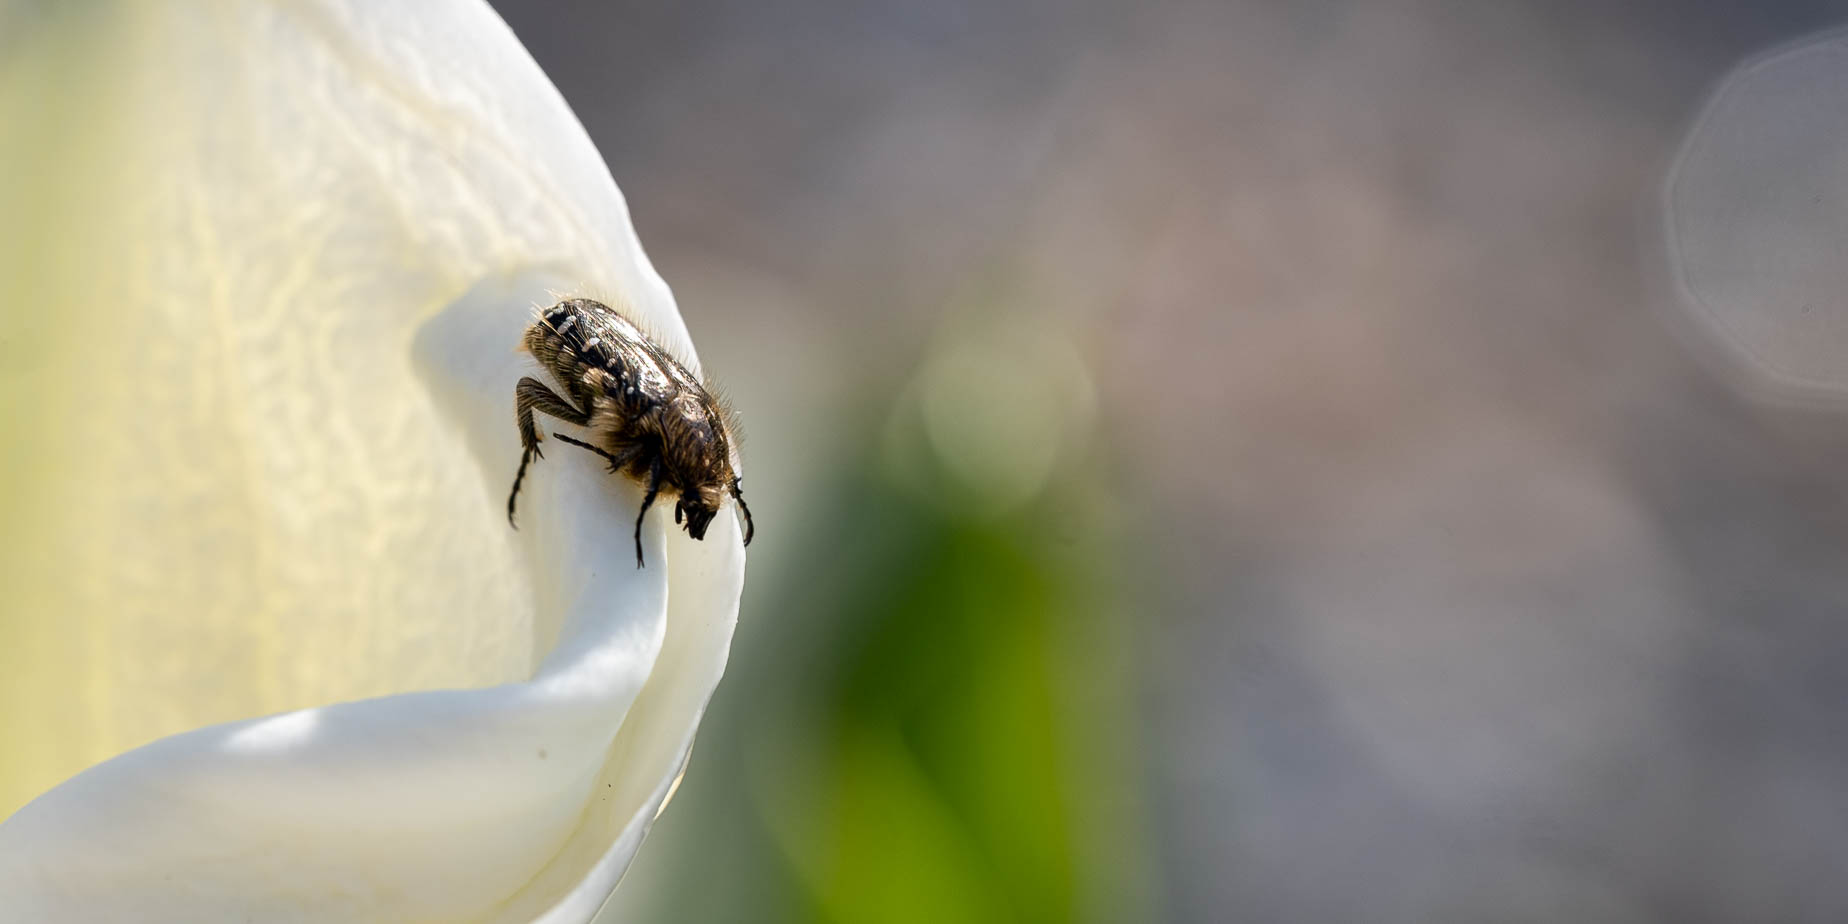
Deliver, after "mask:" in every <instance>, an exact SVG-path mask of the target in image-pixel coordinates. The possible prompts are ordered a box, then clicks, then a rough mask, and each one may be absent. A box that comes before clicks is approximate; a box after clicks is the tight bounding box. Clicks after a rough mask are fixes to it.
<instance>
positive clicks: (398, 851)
mask: <svg viewBox="0 0 1848 924" xmlns="http://www.w3.org/2000/svg"><path fill="white" fill-rule="evenodd" d="M75 6H82V7H83V8H82V9H73V8H71V7H75ZM65 7H66V8H64V9H47V10H37V9H35V10H34V12H31V13H23V12H20V11H19V8H5V9H0V26H4V27H6V36H5V41H4V42H0V155H3V156H5V157H6V162H7V163H8V164H10V165H13V166H14V167H15V169H13V170H12V171H11V175H9V176H8V177H6V178H4V179H0V214H5V215H7V216H8V217H5V218H0V227H3V228H4V231H0V235H4V237H3V238H0V245H10V246H7V247H6V248H5V249H6V255H5V256H0V270H5V271H8V272H5V273H0V275H4V277H5V280H6V281H4V282H0V296H4V300H3V301H0V304H4V306H5V311H4V313H3V314H0V348H5V349H8V350H10V351H11V352H9V353H8V354H7V358H9V359H12V360H15V361H13V362H9V363H5V364H0V385H4V386H5V389H4V391H5V392H6V393H7V394H8V395H11V396H13V397H10V398H8V399H6V402H7V403H6V404H4V410H5V411H6V415H5V417H4V418H0V437H4V439H3V440H0V442H5V443H6V444H7V445H8V446H9V447H30V451H29V452H28V451H23V450H15V449H12V448H9V450H8V452H7V454H5V455H0V476H4V477H5V478H6V479H7V483H8V484H9V490H12V488H11V486H12V485H31V490H30V492H27V491H24V490H22V491H20V492H19V493H18V494H17V495H16V496H15V495H9V496H8V497H7V498H6V499H5V508H4V510H0V512H3V513H5V514H7V515H8V523H9V525H8V526H7V527H6V532H5V533H4V537H5V547H4V551H5V552H6V555H5V558H4V561H3V562H0V579H4V580H5V581H6V583H7V585H8V587H9V590H10V593H9V594H8V596H7V597H6V601H5V605H6V606H7V610H6V611H4V612H3V613H0V813H4V812H7V811H10V810H11V809H12V808H14V807H16V806H17V805H19V804H20V803H21V802H22V801H24V799H26V798H28V797H30V796H31V795H32V794H33V793H35V792H39V791H42V790H44V789H45V788H46V787H48V786H50V785H51V784H53V783H55V782H56V781H57V780H58V779H59V778H61V777H63V776H66V775H69V774H70V773H71V772H74V771H75V770H76V769H78V768H80V767H81V766H83V765H85V764H88V763H92V762H94V761H95V760H97V759H100V758H102V757H106V756H108V755H109V754H112V753H117V752H119V751H122V750H124V749H126V748H128V747H132V746H134V745H137V744H140V743H142V742H146V741H149V740H150V739H153V738H155V737H157V736H159V735H162V734H172V733H175V732H180V731H182V730H184V729H187V728H194V727H197V726H199V725H202V724H207V723H211V722H215V721H222V720H225V719H232V718H236V717H238V716H241V715H252V714H258V713H262V712H266V711H279V710H287V709H295V708H299V707H311V708H306V709H303V710H301V711H294V712H288V713H286V714H283V715H279V716H275V717H271V718H265V719H257V720H251V721H241V722H234V723H231V724H224V725H216V726H213V727H208V728H203V729H200V730H198V731H192V732H185V733H183V734H177V735H175V736H173V737H167V738H163V739H161V740H158V741H154V742H153V743H152V744H148V745H147V746H145V747H143V748H141V749H139V750H134V751H131V752H130V753H127V754H124V755H123V756H121V757H119V758H117V759H115V760H111V761H109V762H107V763H104V764H102V765H100V766H97V767H95V768H93V769H91V770H89V771H87V772H84V773H82V774H80V775H78V776H76V777H74V778H72V779H71V780H69V781H68V782H66V783H65V784H63V785H62V786H59V787H58V788H56V789H54V790H52V791H51V792H49V793H47V794H46V795H44V796H42V797H40V798H39V799H38V800H37V801H34V802H32V803H31V804H30V805H28V806H26V807H25V808H23V809H21V810H19V811H18V812H17V813H16V814H13V815H12V817H10V818H8V819H7V820H6V821H5V822H4V823H0V907H4V908H6V909H8V912H9V913H15V912H16V913H17V914H19V915H22V917H21V919H22V920H47V921H58V920H72V921H97V920H112V919H133V920H157V921H159V920H172V921H212V920H244V919H255V920H265V921H291V920H293V921H406V920H455V921H531V920H546V921H583V920H588V919H589V917H590V916H591V914H593V913H594V911H595V909H596V908H597V906H598V905H599V904H601V902H602V901H603V899H604V898H605V897H606V896H607V894H608V892H609V890H610V889H611V888H613V886H614V884H615V881H616V879H617V878H618V877H619V876H620V874H621V872H622V870H623V869H624V868H625V867H626V865H627V862H628V860H629V858H630V857H631V856H632V855H633V852H634V850H635V848H636V846H637V845H638V844H639V841H640V839H641V836H642V834H643V833H644V832H645V830H646V827H647V825H648V824H649V823H651V822H652V820H653V818H654V816H655V814H656V812H657V811H658V809H659V806H660V804H661V802H662V800H663V799H664V798H665V796H666V794H667V792H668V791H669V789H670V788H671V785H672V782H673V780H674V778H675V776H676V775H677V773H678V772H679V770H680V768H681V767H682V765H683V763H684V760H685V756H686V753H687V749H688V748H689V747H690V744H691V740H692V734H693V731H694V729H695V727H696V725H697V722H698V717H699V714H700V712H701V710H702V709H703V708H704V704H705V701H706V698H707V697H708V696H709V695H710V693H711V690H712V688H713V685H714V684H715V683H716V682H717V680H718V677H719V674H720V673H721V672H722V670H723V666H724V661H725V657H726V653H727V650H728V648H729V644H730V636H731V630H732V626H733V624H734V622H735V619H736V612H737V601H738V593H739V590H740V587H741V584H742V579H743V553H742V549H741V547H740V545H739V534H738V531H737V528H736V524H735V523H732V522H730V521H728V520H726V519H725V518H721V519H720V520H718V521H715V522H714V528H713V530H712V531H711V533H709V534H708V537H707V540H706V541H705V542H703V543H696V542H693V541H691V540H690V539H688V538H687V537H686V536H685V535H684V534H683V533H681V532H679V531H674V530H668V529H665V528H664V524H663V521H662V519H661V516H659V515H657V516H655V517H654V518H653V519H652V520H651V522H650V525H649V528H648V530H647V531H646V532H645V534H644V539H645V545H646V547H647V555H648V560H649V563H650V566H649V567H648V568H647V569H645V570H641V571H637V570H636V569H634V568H633V564H632V558H631V553H630V546H629V529H630V525H631V523H632V520H631V517H632V511H633V510H634V509H635V505H636V503H637V502H638V501H639V491H638V490H637V489H636V488H635V487H634V486H633V485H630V484H628V483H626V482H624V481H622V480H620V479H612V478H610V477H608V476H607V475H606V474H605V473H604V472H602V470H601V468H600V466H599V465H598V464H594V463H596V461H597V460H595V459H594V458H590V457H588V456H586V455H584V454H582V453H574V452H567V451H564V450H565V449H567V448H568V447H561V446H559V445H558V444H556V443H554V444H553V448H552V451H551V452H549V453H548V456H547V458H546V459H545V460H544V461H543V462H540V463H538V465H537V467H536V468H535V469H534V472H533V474H532V476H531V477H530V478H529V487H528V489H527V491H526V492H524V493H523V496H522V523H523V524H524V526H525V528H524V529H523V531H521V532H520V533H518V534H514V533H511V532H510V531H509V530H507V528H506V525H505V522H504V520H503V519H502V518H501V513H500V509H499V508H500V505H501V501H502V499H503V498H504V491H505V489H506V486H507V483H508V481H509V480H510V478H511V475H512V471H513V468H514V464H515V462H516V461H517V455H518V444H517V437H516V435H515V433H514V430H513V426H512V420H511V394H512V386H513V382H514V381H515V380H516V379H517V378H518V377H519V375H520V374H523V371H526V370H529V369H530V366H529V365H528V364H529V362H530V361H529V360H527V359H525V358H524V357H522V356H520V355H518V354H516V353H514V352H513V349H512V347H513V344H514V343H515V342H517V337H518V332H519V330H520V329H521V328H522V327H523V326H524V325H525V324H526V323H527V322H528V321H529V319H530V317H531V311H532V306H533V305H535V304H536V303H539V302H542V301H544V300H546V299H547V298H548V297H549V296H548V292H547V290H567V291H571V292H574V293H578V292H582V293H586V294H594V295H598V296H600V297H603V298H605V299H606V300H613V301H616V302H621V303H623V304H624V305H626V307H627V308H628V309H629V310H630V311H631V312H632V313H633V314H635V315H636V316H637V317H638V318H639V319H641V320H642V321H643V322H644V323H646V324H647V325H648V326H649V327H650V328H651V330H653V331H654V332H655V333H656V335H657V336H658V337H659V338H660V339H662V340H663V341H664V342H665V343H666V344H667V345H668V346H669V347H670V348H673V349H675V350H676V351H677V352H679V353H680V354H681V355H682V356H684V357H686V358H688V359H691V358H692V351H691V347H690V344H689V343H688V342H687V338H686V334H685V329H684V327H683V326H682V324H681V322H680V319H679V316H678V313H677V312H676V310H675V307H674V304H673V300H672V297H671V295H670V294H669V293H668V291H667V288H666V286H665V285H664V284H663V283H662V282H661V280H660V279H659V277H658V276H657V275H656V274H655V273H654V271H653V270H652V268H651V267H650V266H649V264H648V261H647V259H646V257H645V256H644V255H643V253H642V250H641V248H640V245H639V244H638V243H637V242H636V240H635V237H634V233H633V231H632V230H631V229H630V226H629V222H628V216H627V213H626V209H625V207H624V205H623V202H622V200H621V197H620V195H619V193H618V192H617V191H616V188H615V186H614V184H613V183H612V182H611V180H610V178H609V176H608V174H607V171H606V170H605V169H604V167H603V165H602V163H601V160H600V159H599V157H598V156H597V154H596V152H595V150H594V149H593V148H592V146H591V144H590V143H589V140H588V139H587V138H586V137H585V135H584V133H583V131H582V130H581V128H580V127H579V126H578V125H577V123H576V121H575V119H573V118H572V116H571V115H570V113H569V111H568V110H567V109H566V107H565V106H564V104H563V102H562V101H561V100H560V99H559V98H558V96H557V94H556V93H555V92H554V91H553V89H552V88H551V87H550V85H549V84H548V83H547V82H546V81H545V79H544V77H543V75H542V74H540V72H539V71H538V69H537V67H536V66H535V65H534V64H533V63H532V61H531V60H530V58H528V57H527V55H526V54H525V52H524V51H523V50H522V49H521V48H520V47H519V46H518V44H517V42H516V41H515V40H514V39H513V37H512V36H511V34H510V33H508V31H507V30H506V28H505V26H504V25H502V24H501V23H500V22H499V20H498V19H497V18H496V17H495V16H494V15H493V13H492V12H491V11H490V10H488V9H487V8H486V6H485V5H483V4H481V3H478V2H447V3H430V2H416V3H412V2H402V3H391V2H386V3H379V2H361V0H354V2H351V3H336V2H304V3H254V2H222V3H205V2H188V3H174V2H146V3H127V2H125V3H118V4H94V5H65ZM21 344H26V345H29V347H30V348H29V349H21V348H20V345H21ZM535 662H538V663H537V664H536V666H535ZM483 683H487V684H498V685H492V686H487V687H484V688H480V689H448V690H444V689H442V688H446V687H475V686H479V685H481V684H483ZM418 690H422V691H434V692H407V691H418ZM378 694H392V695H385V696H382V697H381V698H374V699H366V700H363V701H359V702H351V703H342V704H340V705H332V706H323V705H320V704H325V703H330V702H338V701H340V700H344V699H353V698H358V697H365V696H373V695H378Z"/></svg>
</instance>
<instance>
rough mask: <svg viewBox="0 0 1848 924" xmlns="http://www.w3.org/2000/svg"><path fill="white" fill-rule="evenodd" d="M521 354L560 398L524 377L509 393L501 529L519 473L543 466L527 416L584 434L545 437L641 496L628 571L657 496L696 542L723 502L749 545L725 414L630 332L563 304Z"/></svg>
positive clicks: (625, 324)
mask: <svg viewBox="0 0 1848 924" xmlns="http://www.w3.org/2000/svg"><path fill="white" fill-rule="evenodd" d="M521 348H522V349H524V350H526V351H527V352H528V353H531V354H532V355H533V358H535V359H537V360H539V364H540V365H541V366H544V367H545V369H546V371H547V372H550V373H551V374H552V377H553V378H554V379H556V380H558V384H559V385H561V386H563V388H564V392H565V394H564V395H562V396H561V395H559V394H558V393H557V392H554V391H553V390H552V389H550V388H548V387H546V385H545V383H544V382H541V381H540V380H538V379H536V378H533V377H531V376H527V377H525V378H522V379H520V383H519V385H517V386H515V388H514V391H513V396H514V416H515V418H516V419H517V420H518V422H519V427H520V443H521V445H522V446H524V447H525V452H524V453H523V454H522V455H521V456H520V468H519V471H517V472H515V473H514V476H513V491H512V492H511V493H509V494H508V495H507V522H508V523H509V524H510V525H511V524H512V523H513V510H514V502H515V501H516V500H517V499H518V498H519V496H520V481H521V480H522V479H524V478H525V477H526V466H527V465H528V464H529V463H531V462H532V460H534V459H538V458H544V454H543V453H541V452H540V451H539V441H540V439H542V437H541V436H540V435H539V429H538V427H537V426H536V425H534V423H533V412H534V411H542V412H544V413H546V414H550V415H552V416H553V417H556V418H558V419H559V420H562V421H565V422H566V423H570V424H576V425H578V426H581V427H584V428H586V429H588V430H589V431H590V442H584V441H582V440H576V439H572V438H571V437H569V436H566V435H564V434H562V433H553V434H552V435H553V436H556V437H558V439H559V440H560V441H562V442H565V443H569V444H571V445H573V446H578V447H581V448H583V449H588V450H590V451H591V452H594V453H596V454H597V455H599V456H602V457H603V458H604V459H605V460H607V461H608V462H609V464H610V471H611V472H612V473H616V474H626V475H628V476H629V477H631V478H634V479H636V480H637V481H640V482H642V483H643V484H645V485H647V486H648V494H647V496H645V497H643V498H642V509H641V512H640V513H639V514H637V515H636V518H635V566H636V567H637V568H640V567H642V521H643V519H644V518H645V517H646V516H647V515H648V508H649V507H650V506H651V505H653V504H654V501H655V495H657V494H658V493H660V492H661V491H662V490H667V491H671V492H674V493H676V494H678V495H679V496H680V500H679V501H678V502H677V503H676V504H675V505H674V522H675V523H680V522H682V521H683V520H684V522H685V523H686V529H687V533H688V535H691V536H692V537H693V538H695V539H704V538H705V537H706V527H707V526H708V525H709V524H710V523H711V522H712V517H713V515H714V514H716V513H718V509H719V505H720V504H722V503H724V501H725V495H727V494H730V495H731V496H732V497H733V498H735V499H737V501H738V509H739V511H741V512H742V513H743V514H744V544H745V545H750V544H751V537H752V536H753V535H754V534H755V533H756V527H755V525H754V524H753V523H752V522H751V508H750V507H748V506H746V505H745V503H744V492H743V491H742V490H741V489H740V488H739V478H738V475H737V473H736V472H735V471H734V470H733V468H732V456H731V453H732V445H733V443H734V442H735V441H734V439H733V431H734V430H735V429H736V428H735V426H734V424H733V422H732V420H731V417H730V414H729V413H728V412H727V410H726V409H725V408H724V406H723V405H721V404H720V403H719V402H718V401H717V400H716V399H714V398H713V396H712V393H711V392H710V391H708V390H707V389H706V388H705V386H703V385H701V384H700V383H699V380H697V379H695V378H694V377H693V374H692V373H690V372H688V371H687V369H686V367H685V366H683V365H681V364H680V362H679V361H678V360H676V359H674V358H673V357H672V356H669V355H668V353H667V351H666V350H664V349H662V348H661V346H660V345H659V344H657V343H655V342H654V341H653V340H652V339H650V338H649V337H648V335H647V334H644V333H642V331H641V329H640V328H638V327H636V326H635V324H634V322H632V321H630V320H629V319H628V318H625V317H623V316H622V315H621V314H618V313H617V312H616V310H615V309H613V308H611V307H609V306H608V305H605V304H603V303H602V302H595V301H591V300H590V299H587V298H572V299H566V300H564V301H561V302H559V303H558V304H556V305H553V306H552V307H551V308H548V309H546V310H545V312H544V313H543V314H542V315H541V316H540V317H539V318H538V319H537V320H535V321H534V322H533V323H532V326H530V327H528V328H527V329H526V336H525V338H524V340H523V341H522V343H521Z"/></svg>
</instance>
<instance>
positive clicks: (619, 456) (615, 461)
mask: <svg viewBox="0 0 1848 924" xmlns="http://www.w3.org/2000/svg"><path fill="white" fill-rule="evenodd" d="M552 435H553V436H554V437H557V438H558V440H559V442H561V443H570V444H571V445H573V446H576V447H578V448H579V449H588V450H590V451H591V452H594V453H596V454H597V455H600V456H602V457H603V458H605V459H608V460H609V463H610V474H612V475H620V474H622V467H623V466H625V465H628V464H629V462H630V460H632V459H634V458H635V457H636V456H638V455H641V452H642V446H641V444H639V443H638V444H636V445H634V446H630V447H629V448H627V449H624V450H623V451H621V452H610V451H609V450H607V449H604V448H603V447H601V446H592V445H590V444H589V443H586V442H584V441H583V440H574V439H572V438H571V437H568V436H566V435H564V434H563V433H553V434H552Z"/></svg>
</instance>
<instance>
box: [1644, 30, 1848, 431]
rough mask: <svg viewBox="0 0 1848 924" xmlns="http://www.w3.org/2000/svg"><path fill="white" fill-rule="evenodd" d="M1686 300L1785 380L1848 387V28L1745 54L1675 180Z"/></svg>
mask: <svg viewBox="0 0 1848 924" xmlns="http://www.w3.org/2000/svg"><path fill="white" fill-rule="evenodd" d="M1667 210H1668V215H1667V229H1668V238H1669V247H1670V252H1671V255H1672V259H1673V261H1674V267H1675V270H1676V274H1677V279H1678V282H1679V284H1680V288H1681V295H1682V299H1683V301H1684V302H1685V304H1686V306H1687V308H1688V309H1689V310H1690V312H1691V314H1692V316H1693V317H1694V318H1695V319H1696V320H1697V321H1698V322H1699V323H1700V326H1701V327H1702V328H1704V329H1705V330H1706V331H1707V332H1708V334H1709V335H1710V336H1711V337H1712V338H1714V339H1715V340H1716V341H1717V342H1719V343H1720V344H1722V345H1723V347H1724V349H1725V351H1726V354H1727V357H1728V358H1729V359H1730V360H1731V361H1732V362H1734V363H1736V364H1738V365H1741V366H1743V367H1745V368H1746V369H1747V370H1749V372H1750V373H1751V374H1752V375H1753V377H1754V378H1755V379H1757V380H1758V381H1756V382H1754V384H1758V385H1768V386H1770V387H1771V388H1773V389H1776V390H1780V391H1785V392H1793V393H1800V394H1802V395H1805V396H1814V397H1827V398H1833V397H1839V396H1841V395H1842V394H1843V393H1844V390H1845V389H1848V32H1841V31H1837V32H1831V33H1827V34H1824V35H1822V36H1819V37H1814V38H1810V39H1806V40H1804V41H1801V42H1798V43H1796V44H1794V45H1790V46H1787V47H1784V48H1781V49H1778V50H1775V51H1772V52H1769V53H1767V54H1764V55H1761V56H1758V57H1756V58H1754V59H1752V60H1750V61H1748V62H1746V63H1744V64H1742V65H1740V66H1739V67H1738V68H1737V69H1736V70H1735V71H1734V72H1733V73H1732V74H1731V75H1729V76H1728V77H1727V78H1726V80H1725V82H1724V83H1723V84H1721V86H1720V87H1719V89H1718V90H1717V91H1716V92H1715V93H1714V95H1713V97H1712V99H1711V100H1710V101H1709V102H1708V103H1707V106H1706V108H1705V110H1704V112H1703V113H1702V114H1701V116H1700V118H1699V119H1698V121H1697V122H1696V123H1695V125H1694V128H1693V129H1692V131H1691V132H1690V133H1689V135H1688V138H1687V140H1686V142H1685V143H1684V144H1683V146H1682V149H1681V152H1680V154H1679V155H1678V157H1677V159H1676V162H1675V166H1674V170H1673V172H1672V173H1671V175H1670V178H1669V182H1668V202H1667Z"/></svg>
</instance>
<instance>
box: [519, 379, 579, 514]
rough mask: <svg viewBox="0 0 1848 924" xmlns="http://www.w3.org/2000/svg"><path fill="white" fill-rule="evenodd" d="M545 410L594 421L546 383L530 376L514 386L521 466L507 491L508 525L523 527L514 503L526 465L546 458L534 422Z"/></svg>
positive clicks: (574, 419) (565, 418)
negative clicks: (515, 516) (537, 413)
mask: <svg viewBox="0 0 1848 924" xmlns="http://www.w3.org/2000/svg"><path fill="white" fill-rule="evenodd" d="M535 410H538V411H544V412H545V413H547V414H550V415H552V416H553V417H556V418H558V419H559V420H562V421H564V422H566V423H570V424H577V425H578V426H580V427H581V426H583V425H585V424H587V423H590V415H589V414H587V413H585V412H583V411H580V410H578V409H577V408H576V407H573V406H572V404H571V402H569V401H566V400H565V399H563V398H561V397H559V396H558V394H557V393H556V392H554V391H552V389H550V388H547V387H546V386H545V383H544V382H541V381H539V380H538V379H535V378H533V377H532V376H527V377H525V378H523V379H521V380H520V384H518V385H516V386H514V389H513V413H514V417H515V419H517V420H518V422H519V425H520V447H521V449H522V452H521V453H520V468H519V470H518V471H516V472H514V473H513V490H512V491H509V492H508V493H507V525H508V526H513V527H514V528H515V529H518V528H519V527H518V526H517V525H516V524H515V523H514V522H513V505H514V502H515V501H516V500H517V499H518V498H519V496H520V481H521V480H522V479H524V478H525V477H526V466H527V465H529V464H531V463H532V461H533V460H534V459H543V458H545V453H543V452H540V451H539V439H540V436H539V428H538V427H537V426H534V425H533V411H535Z"/></svg>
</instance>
